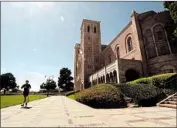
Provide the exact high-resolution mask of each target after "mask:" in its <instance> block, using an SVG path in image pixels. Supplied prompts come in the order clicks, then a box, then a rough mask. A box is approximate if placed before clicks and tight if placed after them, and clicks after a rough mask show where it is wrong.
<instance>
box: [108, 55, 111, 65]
mask: <svg viewBox="0 0 177 128" xmlns="http://www.w3.org/2000/svg"><path fill="white" fill-rule="evenodd" d="M108 58H109V64H110V63H111V55H109V56H108Z"/></svg>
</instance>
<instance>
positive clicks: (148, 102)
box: [116, 84, 166, 106]
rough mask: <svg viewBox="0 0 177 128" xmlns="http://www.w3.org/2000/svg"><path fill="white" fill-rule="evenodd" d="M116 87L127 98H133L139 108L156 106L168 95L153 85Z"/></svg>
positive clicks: (120, 85) (121, 85) (118, 85)
mask: <svg viewBox="0 0 177 128" xmlns="http://www.w3.org/2000/svg"><path fill="white" fill-rule="evenodd" d="M116 87H118V88H119V90H120V91H121V92H122V93H123V94H124V95H125V96H127V97H129V98H132V99H133V100H134V102H135V103H137V104H138V105H139V106H155V105H156V103H158V102H159V101H161V100H162V99H164V98H165V97H166V94H165V93H164V92H163V91H162V89H159V88H157V87H155V86H153V85H148V84H135V85H133V84H132V86H130V85H128V84H117V85H116Z"/></svg>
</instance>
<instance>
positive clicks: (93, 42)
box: [81, 19, 101, 89]
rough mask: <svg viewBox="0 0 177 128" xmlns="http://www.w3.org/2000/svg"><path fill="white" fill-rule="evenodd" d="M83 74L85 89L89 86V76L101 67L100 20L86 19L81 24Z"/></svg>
mask: <svg viewBox="0 0 177 128" xmlns="http://www.w3.org/2000/svg"><path fill="white" fill-rule="evenodd" d="M81 51H82V58H83V59H82V70H83V71H82V76H83V83H84V89H85V88H87V87H89V83H88V82H89V81H88V78H89V76H90V75H91V74H92V73H94V72H95V71H97V70H98V69H99V60H100V58H99V54H100V52H101V31H100V21H92V20H87V19H84V20H83V22H82V25H81Z"/></svg>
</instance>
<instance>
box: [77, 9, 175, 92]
mask: <svg viewBox="0 0 177 128" xmlns="http://www.w3.org/2000/svg"><path fill="white" fill-rule="evenodd" d="M171 23H172V20H171V18H170V15H169V13H168V12H167V11H163V12H158V13H156V12H154V11H148V12H144V13H136V12H135V11H133V12H132V14H131V21H130V22H129V24H127V26H125V28H124V29H123V30H122V31H121V32H120V33H119V34H118V35H117V36H116V37H115V38H114V39H113V40H112V41H111V42H110V44H109V45H102V44H101V30H100V22H99V21H92V20H87V19H84V20H83V22H82V25H81V28H80V30H81V41H80V43H79V44H76V45H75V56H74V57H75V58H74V87H75V90H83V89H85V88H88V87H90V86H93V85H95V84H97V83H112V82H116V83H123V82H127V81H131V80H134V79H137V78H139V77H143V76H151V75H155V74H161V73H167V72H177V42H176V43H172V42H170V41H169V40H168V35H167V32H166V28H167V26H168V25H169V24H171Z"/></svg>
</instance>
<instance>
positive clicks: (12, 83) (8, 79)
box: [0, 73, 17, 94]
mask: <svg viewBox="0 0 177 128" xmlns="http://www.w3.org/2000/svg"><path fill="white" fill-rule="evenodd" d="M0 80H1V86H0V89H4V94H5V91H8V90H9V89H14V88H16V87H17V84H16V78H15V77H14V75H13V74H12V73H5V74H2V75H0Z"/></svg>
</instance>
